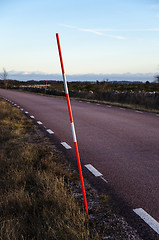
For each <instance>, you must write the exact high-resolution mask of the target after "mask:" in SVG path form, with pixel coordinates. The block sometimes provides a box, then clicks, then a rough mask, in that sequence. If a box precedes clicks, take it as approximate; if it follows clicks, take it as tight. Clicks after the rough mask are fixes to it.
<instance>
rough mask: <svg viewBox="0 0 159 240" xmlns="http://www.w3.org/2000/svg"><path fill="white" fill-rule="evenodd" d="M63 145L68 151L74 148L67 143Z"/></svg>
mask: <svg viewBox="0 0 159 240" xmlns="http://www.w3.org/2000/svg"><path fill="white" fill-rule="evenodd" d="M61 145H62V146H63V147H65V148H66V149H71V148H72V147H71V146H70V145H68V144H67V143H66V142H61Z"/></svg>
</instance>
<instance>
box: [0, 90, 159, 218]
mask: <svg viewBox="0 0 159 240" xmlns="http://www.w3.org/2000/svg"><path fill="white" fill-rule="evenodd" d="M0 96H4V97H6V98H8V99H10V100H12V101H14V102H16V103H17V104H19V105H20V106H21V107H22V108H23V109H24V110H25V111H28V112H29V114H30V115H33V116H34V117H35V119H36V120H37V121H41V122H42V123H43V124H44V125H45V126H46V128H49V129H51V130H52V131H53V132H54V133H55V134H56V136H58V137H59V139H61V141H63V142H67V144H69V145H70V146H71V147H73V140H72V133H71V127H70V122H69V116H68V112H67V105H66V100H65V99H62V98H55V97H47V96H40V95H35V94H31V93H23V92H18V91H12V90H2V89H0ZM71 104H72V110H73V117H74V122H75V129H76V133H77V141H78V145H79V151H80V156H81V161H82V165H87V164H91V165H92V166H93V167H95V168H96V169H97V170H98V171H99V172H100V173H102V174H103V178H104V179H105V180H107V181H108V184H109V186H110V187H112V188H113V189H114V191H115V193H116V194H117V195H118V196H119V197H120V198H121V199H123V200H124V201H125V202H127V203H128V204H129V205H130V206H132V209H138V208H142V209H144V211H146V212H147V213H148V214H149V215H151V216H152V217H153V218H154V219H155V220H156V221H157V222H159V115H158V114H153V113H144V112H139V111H135V110H128V109H123V108H118V107H111V106H107V105H99V104H95V103H89V102H83V101H75V100H72V101H71ZM73 154H74V153H73Z"/></svg>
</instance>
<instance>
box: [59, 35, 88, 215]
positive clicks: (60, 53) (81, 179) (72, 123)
mask: <svg viewBox="0 0 159 240" xmlns="http://www.w3.org/2000/svg"><path fill="white" fill-rule="evenodd" d="M56 39H57V46H58V51H59V57H60V63H61V70H62V77H63V81H64V88H65V94H66V99H67V106H68V112H69V116H70V123H71V129H72V136H73V141H74V147H75V152H76V158H77V164H78V170H79V175H80V181H81V187H82V193H83V200H84V206H85V211H86V213H87V214H88V206H87V199H86V193H85V187H84V181H83V174H82V168H81V162H80V156H79V150H78V145H77V139H76V132H75V126H74V122H73V115H72V109H71V104H70V97H69V92H68V86H67V80H66V75H65V70H64V64H63V58H62V52H61V46H60V39H59V34H58V33H56Z"/></svg>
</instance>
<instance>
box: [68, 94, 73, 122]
mask: <svg viewBox="0 0 159 240" xmlns="http://www.w3.org/2000/svg"><path fill="white" fill-rule="evenodd" d="M66 99H67V106H68V111H69V116H70V122H71V123H72V122H73V116H72V111H71V104H70V98H69V95H68V93H66Z"/></svg>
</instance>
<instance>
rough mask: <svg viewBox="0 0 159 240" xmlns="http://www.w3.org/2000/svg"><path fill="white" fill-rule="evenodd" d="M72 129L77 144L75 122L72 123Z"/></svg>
mask: <svg viewBox="0 0 159 240" xmlns="http://www.w3.org/2000/svg"><path fill="white" fill-rule="evenodd" d="M71 129H72V135H73V141H74V142H77V139H76V134H75V126H74V122H72V123H71Z"/></svg>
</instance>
